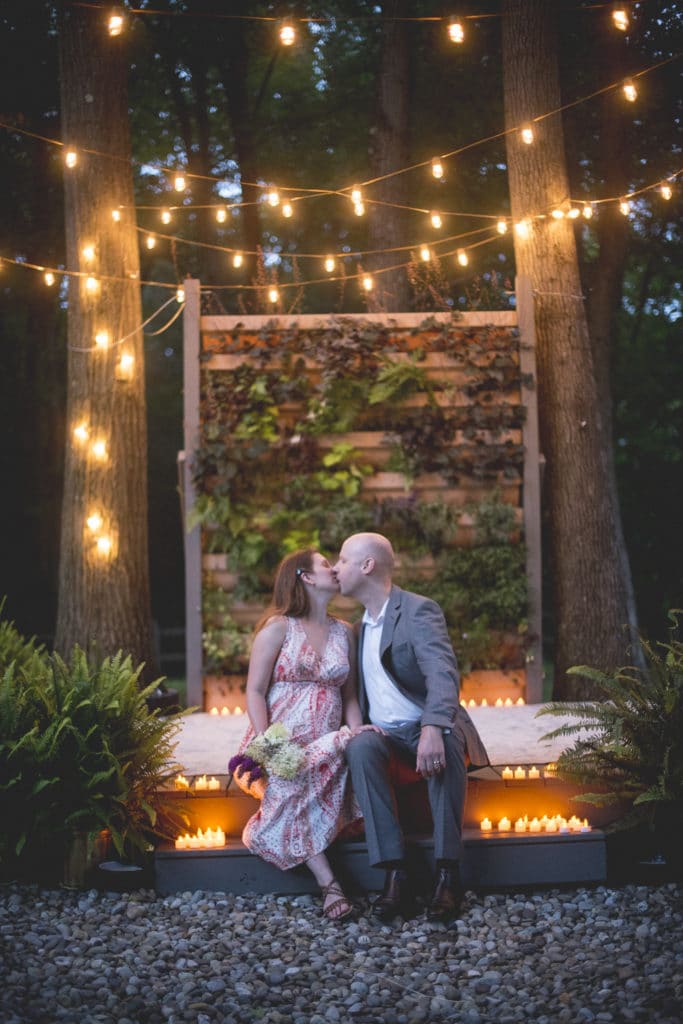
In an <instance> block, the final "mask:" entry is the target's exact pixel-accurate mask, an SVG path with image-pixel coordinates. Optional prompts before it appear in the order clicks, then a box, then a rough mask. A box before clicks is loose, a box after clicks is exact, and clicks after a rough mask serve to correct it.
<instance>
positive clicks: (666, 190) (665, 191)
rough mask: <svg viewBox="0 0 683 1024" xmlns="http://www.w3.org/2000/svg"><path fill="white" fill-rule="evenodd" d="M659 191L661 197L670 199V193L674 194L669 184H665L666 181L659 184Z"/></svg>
mask: <svg viewBox="0 0 683 1024" xmlns="http://www.w3.org/2000/svg"><path fill="white" fill-rule="evenodd" d="M659 191H660V194H661V196H662V199H671V197H672V195H673V194H674V193H673V189H672V188H671V185H667V183H666V182H665V183H664V184H663V185H662V186H661V188H660V190H659Z"/></svg>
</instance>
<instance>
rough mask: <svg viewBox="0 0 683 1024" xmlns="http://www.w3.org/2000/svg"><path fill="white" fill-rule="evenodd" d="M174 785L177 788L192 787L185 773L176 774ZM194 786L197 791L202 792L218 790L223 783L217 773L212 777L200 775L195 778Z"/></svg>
mask: <svg viewBox="0 0 683 1024" xmlns="http://www.w3.org/2000/svg"><path fill="white" fill-rule="evenodd" d="M174 785H175V788H176V789H187V790H189V789H191V786H190V781H189V779H187V778H186V777H185V776H184V775H176V777H175V779H174ZM194 788H195V791H197V790H198V791H200V792H201V791H202V790H217V789H220V788H221V784H220V782H219V781H218V779H217V778H216V777H215V775H212V776H211V778H210V779H207V777H206V775H200V776H199V778H197V779H195V780H194Z"/></svg>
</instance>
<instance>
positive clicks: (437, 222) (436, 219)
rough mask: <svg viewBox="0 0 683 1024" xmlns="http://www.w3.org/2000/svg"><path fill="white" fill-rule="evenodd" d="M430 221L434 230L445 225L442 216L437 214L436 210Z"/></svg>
mask: <svg viewBox="0 0 683 1024" xmlns="http://www.w3.org/2000/svg"><path fill="white" fill-rule="evenodd" d="M430 220H431V222H432V227H433V228H440V227H441V226H442V224H443V221H442V219H441V214H440V213H437V212H436V210H434V212H433V213H432V214H431V216H430Z"/></svg>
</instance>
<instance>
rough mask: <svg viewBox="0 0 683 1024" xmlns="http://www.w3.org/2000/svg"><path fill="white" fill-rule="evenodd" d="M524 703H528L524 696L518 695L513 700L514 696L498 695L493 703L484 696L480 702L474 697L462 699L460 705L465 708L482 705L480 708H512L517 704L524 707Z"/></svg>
mask: <svg viewBox="0 0 683 1024" xmlns="http://www.w3.org/2000/svg"><path fill="white" fill-rule="evenodd" d="M524 704H526V701H525V700H524V697H518V698H517V700H513V699H512V697H506V698H505V699H504V700H503V698H502V697H497V698H496V699H495V700H494V701H493V703H490V702H489V701H488V700H487V699H486V697H482V698H481V700H480V701H479V704H477V702H476V700H475V699H474V697H470V699H469V700H461V701H460V706H461V707H463V708H476V707H480V708H488V707H494V708H512V707H515V706H517V707H522V706H523V705H524Z"/></svg>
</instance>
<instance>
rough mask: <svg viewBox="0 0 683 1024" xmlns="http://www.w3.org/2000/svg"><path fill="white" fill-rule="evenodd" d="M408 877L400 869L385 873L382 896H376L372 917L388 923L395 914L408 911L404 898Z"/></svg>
mask: <svg viewBox="0 0 683 1024" xmlns="http://www.w3.org/2000/svg"><path fill="white" fill-rule="evenodd" d="M407 880H408V876H407V875H406V873H405V871H403V870H402V869H400V868H392V869H391V870H389V871H387V874H386V878H385V879H384V889H383V890H382V895H381V896H378V897H377V899H376V900H375V902H374V903H373V904H372V916H373V917H377V918H379V920H380V921H390V920H391V918H392V917H396V915H397V914H401V913H404V912H405V911H406V910H407V909H408V901H407V898H406V883H407Z"/></svg>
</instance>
